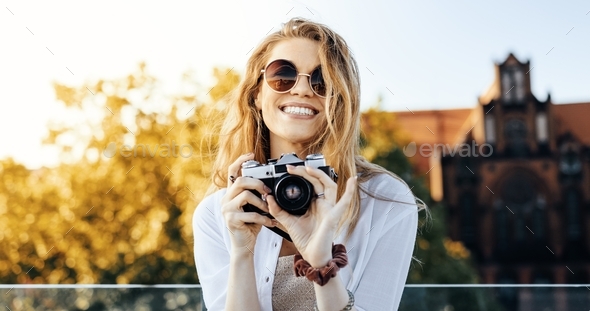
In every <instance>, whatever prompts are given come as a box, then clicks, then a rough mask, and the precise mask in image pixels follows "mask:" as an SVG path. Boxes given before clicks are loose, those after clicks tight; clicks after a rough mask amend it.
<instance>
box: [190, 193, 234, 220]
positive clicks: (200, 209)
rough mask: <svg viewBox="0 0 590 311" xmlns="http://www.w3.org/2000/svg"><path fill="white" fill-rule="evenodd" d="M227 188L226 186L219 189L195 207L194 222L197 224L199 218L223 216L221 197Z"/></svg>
mask: <svg viewBox="0 0 590 311" xmlns="http://www.w3.org/2000/svg"><path fill="white" fill-rule="evenodd" d="M226 190H227V189H225V188H224V189H220V190H217V191H215V192H214V193H212V194H209V195H207V196H205V198H203V200H201V202H200V203H199V204H198V205H197V208H196V209H195V213H194V215H193V224H196V223H197V222H198V221H199V220H204V219H211V218H218V217H221V199H222V198H223V196H224V195H225V192H226Z"/></svg>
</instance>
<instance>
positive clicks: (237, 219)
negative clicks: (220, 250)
mask: <svg viewBox="0 0 590 311" xmlns="http://www.w3.org/2000/svg"><path fill="white" fill-rule="evenodd" d="M229 220H230V222H231V223H233V224H236V225H238V224H240V225H241V224H247V225H251V224H258V225H263V226H267V227H274V226H275V222H274V221H272V219H270V218H268V217H266V216H262V215H260V214H258V213H254V212H252V213H235V214H233V215H232V216H231V217H230V219H229Z"/></svg>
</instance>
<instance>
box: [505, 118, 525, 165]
mask: <svg viewBox="0 0 590 311" xmlns="http://www.w3.org/2000/svg"><path fill="white" fill-rule="evenodd" d="M527 133H528V131H527V126H526V124H525V123H524V122H523V121H522V120H519V119H510V120H508V121H507V122H506V124H505V125H504V138H505V139H506V143H507V144H506V147H507V152H508V154H510V155H513V156H517V157H524V156H526V155H527V154H528V146H527V141H526V138H527Z"/></svg>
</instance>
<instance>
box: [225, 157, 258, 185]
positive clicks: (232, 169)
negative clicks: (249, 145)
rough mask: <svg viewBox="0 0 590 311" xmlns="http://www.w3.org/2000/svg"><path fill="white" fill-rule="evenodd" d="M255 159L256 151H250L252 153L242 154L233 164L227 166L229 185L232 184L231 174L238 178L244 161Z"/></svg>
mask: <svg viewBox="0 0 590 311" xmlns="http://www.w3.org/2000/svg"><path fill="white" fill-rule="evenodd" d="M252 159H254V153H252V152H250V153H246V154H243V155H241V156H239V157H238V158H237V159H236V160H235V161H234V162H233V163H232V164H230V165H229V167H228V168H227V178H228V179H227V186H228V187H229V186H231V184H232V182H231V180H230V176H232V177H234V178H237V177H238V176H240V171H241V168H242V163H244V162H245V161H248V160H252Z"/></svg>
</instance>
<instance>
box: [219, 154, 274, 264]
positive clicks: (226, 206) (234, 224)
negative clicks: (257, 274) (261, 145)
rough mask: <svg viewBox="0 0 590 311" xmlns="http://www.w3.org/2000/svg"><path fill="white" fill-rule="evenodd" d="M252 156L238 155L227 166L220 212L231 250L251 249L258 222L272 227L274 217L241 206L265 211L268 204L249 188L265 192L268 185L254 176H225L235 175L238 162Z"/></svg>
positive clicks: (254, 242) (239, 165) (249, 158)
mask: <svg viewBox="0 0 590 311" xmlns="http://www.w3.org/2000/svg"><path fill="white" fill-rule="evenodd" d="M252 159H254V154H253V153H248V154H244V155H241V156H240V157H239V158H238V159H237V160H236V161H235V162H234V163H232V164H231V165H230V166H229V168H228V182H227V192H226V193H225V195H224V196H223V198H222V199H221V212H222V214H223V218H224V220H225V226H226V227H227V229H228V230H229V232H230V239H231V243H232V252H236V251H237V252H251V253H253V252H254V245H255V244H256V237H257V236H258V233H259V232H260V229H261V228H262V226H263V225H264V226H268V227H274V226H276V224H277V222H276V220H272V219H270V218H268V217H266V216H262V215H260V214H258V213H256V212H244V210H243V209H242V206H244V205H246V204H248V203H249V204H252V205H254V206H256V207H258V208H259V209H261V210H262V211H264V212H268V205H267V204H266V202H265V201H263V200H262V199H261V198H260V197H258V196H256V195H255V194H254V193H252V192H251V191H249V190H256V191H258V193H261V194H263V195H266V194H268V193H270V191H271V190H270V189H268V187H266V185H264V183H263V182H262V181H261V180H259V179H255V178H250V177H237V178H235V181H233V182H232V180H231V179H232V178H229V176H234V177H236V176H238V175H239V174H240V169H241V167H242V163H244V162H245V161H248V160H252Z"/></svg>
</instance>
